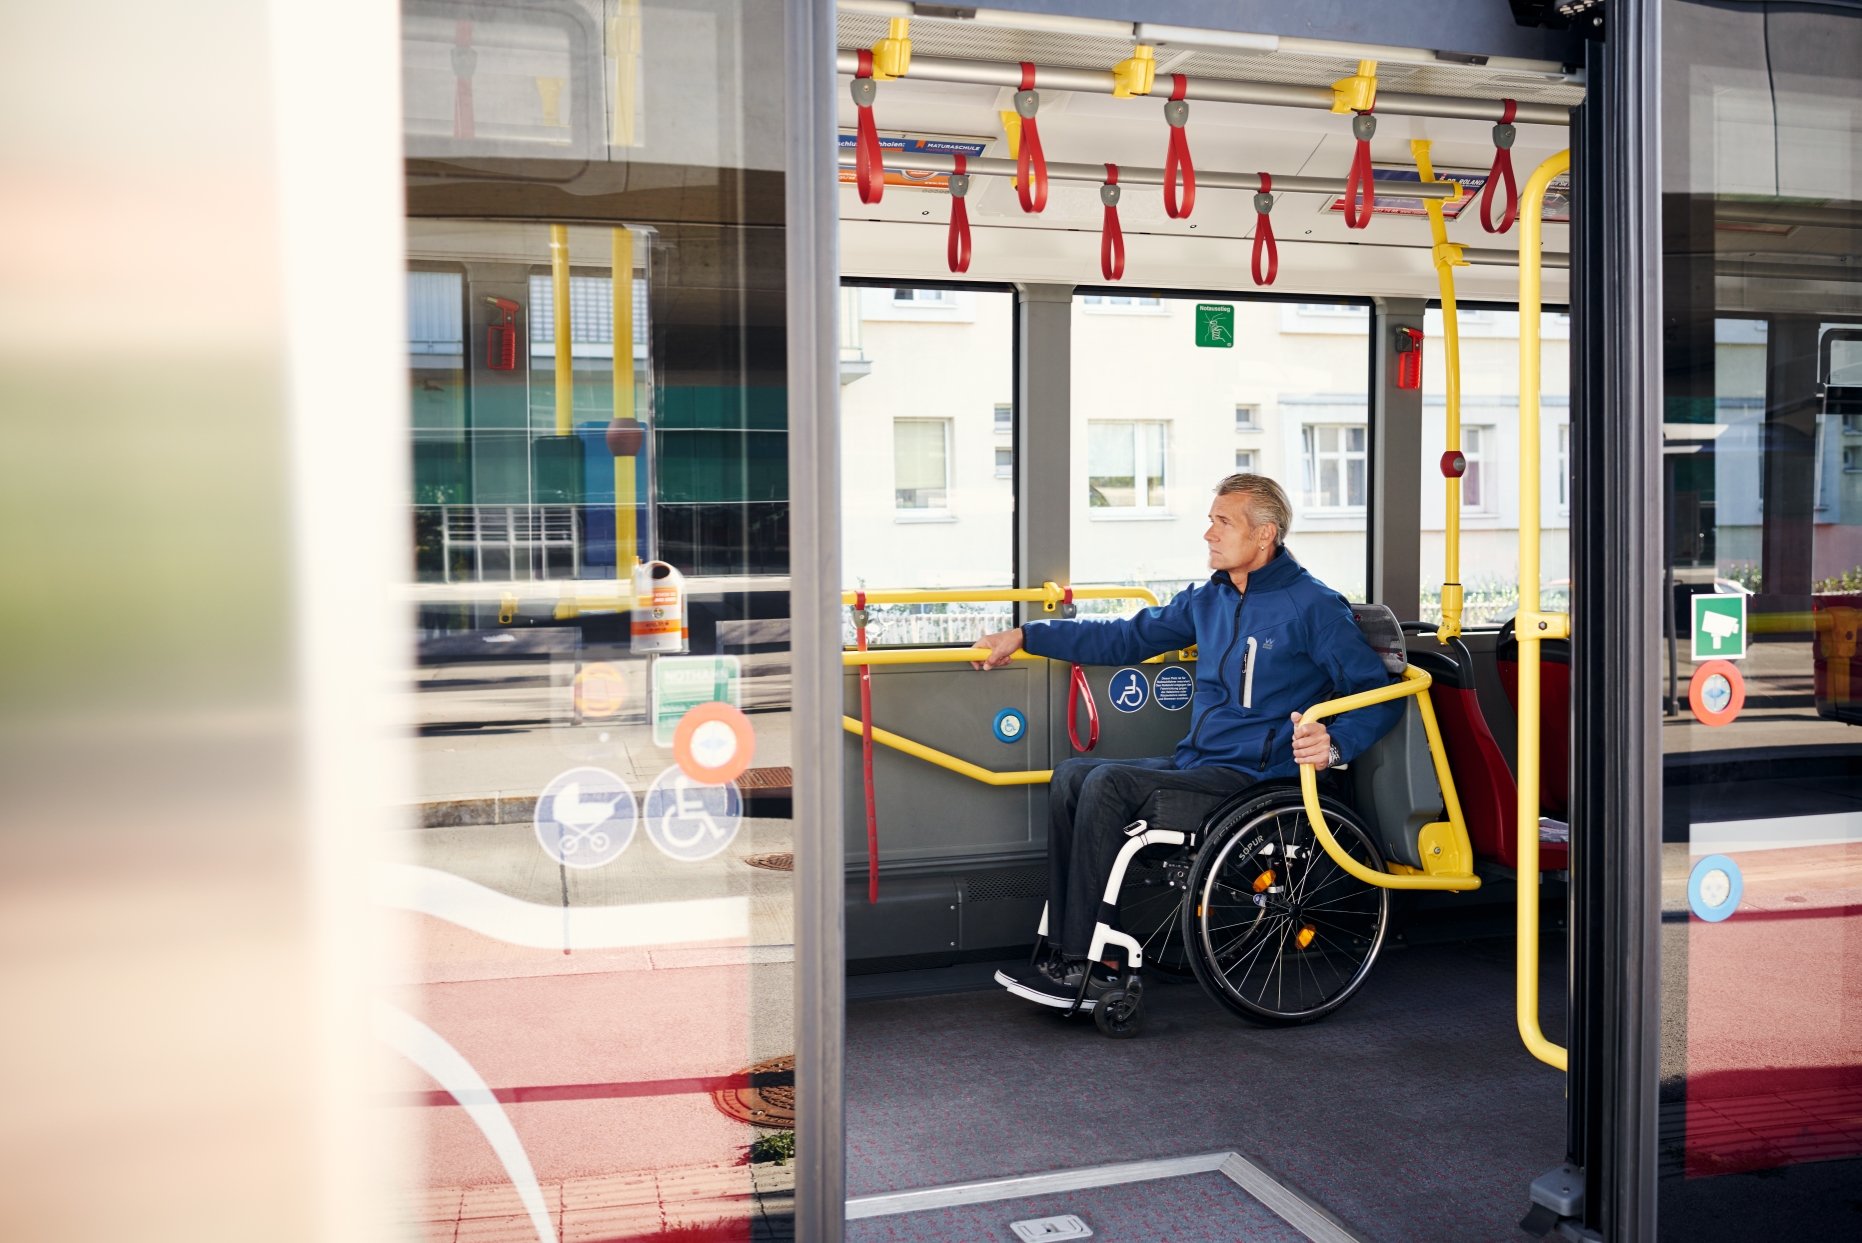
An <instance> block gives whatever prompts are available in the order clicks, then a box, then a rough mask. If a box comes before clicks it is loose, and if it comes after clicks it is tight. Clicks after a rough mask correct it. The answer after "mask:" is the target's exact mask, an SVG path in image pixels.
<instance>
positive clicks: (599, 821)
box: [534, 768, 638, 868]
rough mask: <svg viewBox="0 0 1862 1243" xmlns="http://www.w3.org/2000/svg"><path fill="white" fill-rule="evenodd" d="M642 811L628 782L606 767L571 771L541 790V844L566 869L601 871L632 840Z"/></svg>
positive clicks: (538, 829) (538, 824) (537, 818)
mask: <svg viewBox="0 0 1862 1243" xmlns="http://www.w3.org/2000/svg"><path fill="white" fill-rule="evenodd" d="M637 819H638V811H637V808H636V806H635V803H634V793H633V791H632V790H629V789H628V788H627V783H626V782H625V781H622V780H621V779H620V778H619V777H617V776H615V775H614V774H613V773H611V772H609V771H608V770H607V769H605V768H571V769H570V770H569V771H568V772H565V773H560V774H558V775H557V777H556V779H555V780H553V781H551V782H550V783H549V784H548V785H547V786H544V787H543V793H542V794H541V795H539V796H538V798H537V809H536V814H535V819H534V824H535V826H536V832H537V842H538V844H539V845H541V846H542V847H543V850H544V852H545V853H546V854H548V855H549V857H550V858H552V859H554V860H556V862H558V863H560V864H562V865H563V866H565V867H572V868H598V867H600V866H601V865H602V864H604V863H609V862H612V861H613V860H614V859H615V858H616V857H618V856H619V855H620V853H621V852H622V851H623V850H626V849H627V844H628V843H629V842H631V841H633V840H634V826H635V823H636V821H637Z"/></svg>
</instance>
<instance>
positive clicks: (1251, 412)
mask: <svg viewBox="0 0 1862 1243" xmlns="http://www.w3.org/2000/svg"><path fill="white" fill-rule="evenodd" d="M1235 430H1236V431H1238V432H1258V431H1260V430H1261V410H1260V407H1258V406H1236V407H1235Z"/></svg>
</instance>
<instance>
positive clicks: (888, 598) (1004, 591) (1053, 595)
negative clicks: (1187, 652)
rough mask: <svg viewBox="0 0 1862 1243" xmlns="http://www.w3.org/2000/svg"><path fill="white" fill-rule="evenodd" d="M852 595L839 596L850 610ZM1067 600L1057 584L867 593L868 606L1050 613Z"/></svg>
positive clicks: (1116, 594)
mask: <svg viewBox="0 0 1862 1243" xmlns="http://www.w3.org/2000/svg"><path fill="white" fill-rule="evenodd" d="M859 594H860V593H858V592H854V591H843V592H841V593H840V602H841V603H842V604H845V605H849V606H852V605H854V604H857V603H858V602H859ZM1066 598H1067V589H1066V588H1065V587H1062V586H1061V585H1060V584H1059V583H1051V582H1050V583H1042V584H1041V585H1040V586H1039V587H977V588H970V589H962V590H956V591H915V590H904V589H901V590H895V591H869V592H867V593H866V602H867V603H868V604H980V603H983V602H985V601H997V600H1002V601H1013V602H1020V603H1027V604H1033V603H1035V602H1036V601H1039V602H1040V603H1041V604H1042V605H1043V606H1045V610H1046V611H1047V612H1049V613H1052V612H1053V611H1054V610H1055V609H1057V608H1059V607H1060V606H1061V604H1062V603H1064V602H1065V600H1066ZM1073 598H1074V599H1075V600H1142V601H1144V602H1145V603H1146V604H1148V605H1150V606H1151V607H1152V608H1156V607H1157V597H1156V596H1155V595H1154V594H1152V593H1151V592H1150V591H1148V590H1146V589H1145V588H1143V587H1075V588H1074V589H1073Z"/></svg>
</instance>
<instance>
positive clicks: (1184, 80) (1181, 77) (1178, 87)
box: [1170, 73, 1190, 103]
mask: <svg viewBox="0 0 1862 1243" xmlns="http://www.w3.org/2000/svg"><path fill="white" fill-rule="evenodd" d="M1170 84H1171V85H1170V102H1171V103H1175V102H1176V101H1177V100H1179V99H1182V98H1183V97H1184V96H1185V95H1186V94H1188V93H1189V89H1190V79H1189V75H1187V74H1182V73H1173V74H1171V75H1170Z"/></svg>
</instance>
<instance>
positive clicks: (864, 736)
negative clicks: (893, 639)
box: [853, 591, 879, 904]
mask: <svg viewBox="0 0 1862 1243" xmlns="http://www.w3.org/2000/svg"><path fill="white" fill-rule="evenodd" d="M853 600H854V603H853V626H854V634H855V636H856V638H857V641H858V643H859V647H860V650H861V651H863V652H864V651H865V650H866V593H865V592H864V591H859V592H855V593H854V597H853ZM860 776H861V778H862V779H863V780H864V781H865V783H866V900H867V902H868V903H869V904H872V903H877V902H878V901H879V806H878V804H877V803H876V802H875V801H874V798H873V666H871V665H861V666H860Z"/></svg>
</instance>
